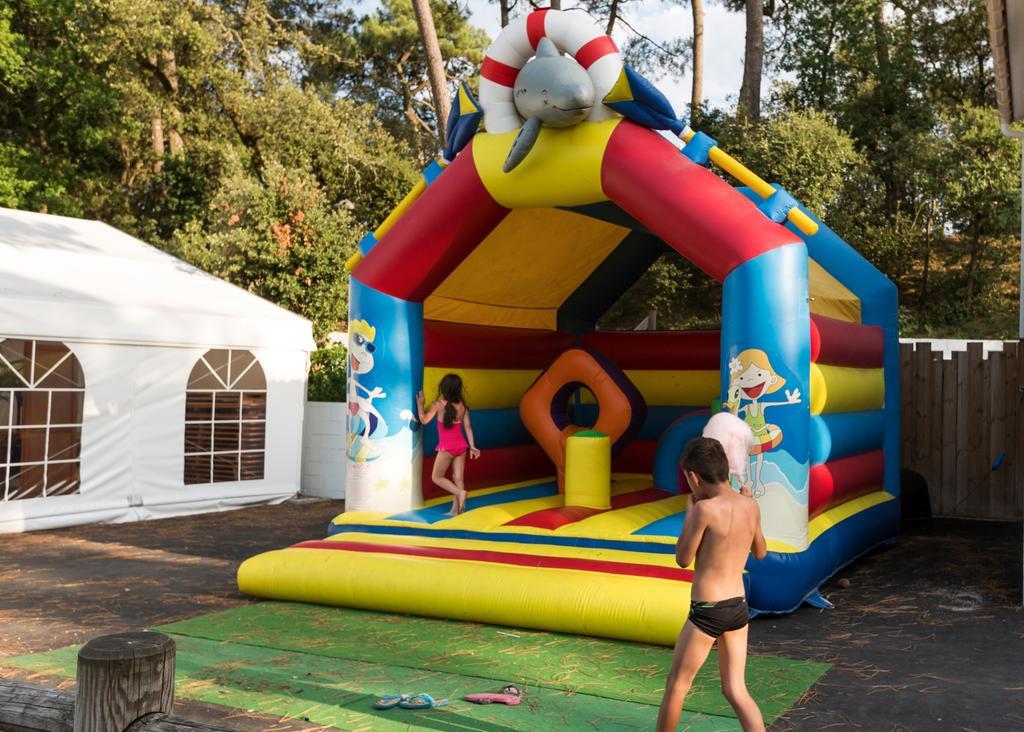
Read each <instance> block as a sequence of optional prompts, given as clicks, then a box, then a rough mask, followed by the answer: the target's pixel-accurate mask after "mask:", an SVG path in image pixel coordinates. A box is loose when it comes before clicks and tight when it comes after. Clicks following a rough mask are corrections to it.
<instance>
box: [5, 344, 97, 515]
mask: <svg viewBox="0 0 1024 732" xmlns="http://www.w3.org/2000/svg"><path fill="white" fill-rule="evenodd" d="M84 401H85V377H84V376H83V374H82V367H81V365H80V364H79V363H78V359H77V358H75V355H74V354H73V353H71V351H69V350H68V347H67V346H65V345H64V344H63V343H60V342H57V341H33V340H24V339H20V338H7V339H5V340H2V341H0V500H4V501H17V500H21V499H25V498H50V497H53V496H66V495H71V494H73V493H78V492H79V488H80V486H81V481H80V478H79V475H80V461H81V453H82V406H83V403H84Z"/></svg>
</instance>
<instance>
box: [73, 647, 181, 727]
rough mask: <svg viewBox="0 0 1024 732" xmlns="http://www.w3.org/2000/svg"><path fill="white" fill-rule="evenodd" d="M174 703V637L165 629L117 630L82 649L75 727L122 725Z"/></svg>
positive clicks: (166, 710)
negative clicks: (142, 631)
mask: <svg viewBox="0 0 1024 732" xmlns="http://www.w3.org/2000/svg"><path fill="white" fill-rule="evenodd" d="M173 704H174V640H172V639H171V638H170V637H169V636H166V635H164V634H163V633H116V634H114V635H104V636H100V637H99V638H93V639H92V640H91V641H89V642H88V643H86V644H85V645H84V646H82V648H81V650H79V651H78V685H77V686H76V688H75V724H74V732H106V731H107V730H123V729H125V728H126V727H128V725H130V724H131V723H132V722H134V721H135V720H137V719H139V718H140V717H142V716H144V715H146V714H153V713H158V712H162V713H164V714H170V712H171V707H172V706H173Z"/></svg>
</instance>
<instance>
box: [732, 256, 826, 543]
mask: <svg viewBox="0 0 1024 732" xmlns="http://www.w3.org/2000/svg"><path fill="white" fill-rule="evenodd" d="M722 310H723V313H722V390H723V397H722V402H723V406H724V407H725V408H726V409H729V410H730V411H732V412H733V413H734V414H737V415H738V416H739V417H740V418H742V419H743V420H744V421H746V422H747V424H749V425H750V427H751V429H752V430H753V431H754V435H755V436H756V437H757V438H758V443H759V447H758V454H757V455H753V456H751V458H750V473H749V476H748V480H749V481H752V483H753V486H752V487H753V491H754V495H755V497H756V498H757V500H758V503H759V504H760V507H761V525H762V527H763V529H764V533H765V536H766V537H767V538H769V539H775V540H778V541H781V542H784V543H786V544H788V545H789V546H791V547H793V548H794V549H797V550H802V549H805V548H806V547H807V543H808V536H807V519H808V515H807V496H808V488H807V480H808V471H809V464H810V455H809V453H810V394H809V393H808V390H809V388H810V361H811V354H810V351H811V349H810V311H809V308H808V303H807V248H806V247H805V246H804V245H803V244H791V245H788V246H784V247H780V248H778V249H774V250H772V251H770V252H766V253H765V254H762V255H760V256H758V257H755V258H754V259H751V260H748V261H747V262H745V263H744V264H742V265H740V266H739V267H737V268H736V269H734V270H733V271H732V272H730V273H729V276H728V277H726V279H725V283H724V294H723V303H722Z"/></svg>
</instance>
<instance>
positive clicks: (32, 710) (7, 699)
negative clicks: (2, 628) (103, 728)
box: [0, 679, 230, 732]
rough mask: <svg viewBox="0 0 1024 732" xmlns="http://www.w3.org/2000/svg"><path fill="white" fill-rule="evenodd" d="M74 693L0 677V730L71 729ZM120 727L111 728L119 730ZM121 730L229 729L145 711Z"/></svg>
mask: <svg viewBox="0 0 1024 732" xmlns="http://www.w3.org/2000/svg"><path fill="white" fill-rule="evenodd" d="M74 723H75V695H74V694H73V693H71V692H70V691H61V690H59V689H51V688H50V687H48V686H39V685H38V684H28V683H25V682H23V681H13V680H8V679H0V730H2V731H3V732H72V730H73V729H74ZM120 729H121V728H113V727H112V728H111V730H117V732H120ZM125 732H230V729H229V728H227V727H217V726H214V725H211V724H207V723H205V722H193V721H191V720H188V719H182V718H180V717H170V716H168V715H166V714H162V713H157V714H147V715H145V716H143V717H141V718H140V719H137V720H135V721H134V722H133V723H132V724H131V725H130V726H128V727H127V728H126V729H125Z"/></svg>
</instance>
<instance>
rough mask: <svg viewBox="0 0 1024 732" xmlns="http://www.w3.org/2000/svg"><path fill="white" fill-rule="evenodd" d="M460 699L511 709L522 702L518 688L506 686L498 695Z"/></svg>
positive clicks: (510, 685)
mask: <svg viewBox="0 0 1024 732" xmlns="http://www.w3.org/2000/svg"><path fill="white" fill-rule="evenodd" d="M462 698H463V700H464V701H468V702H472V703H473V704H507V705H509V706H510V707H512V706H515V705H516V704H519V703H521V702H522V700H523V692H522V691H520V690H519V687H517V686H515V685H513V684H508V685H507V686H505V687H504V688H503V689H502V690H501V693H500V694H469V695H467V696H464V697H462Z"/></svg>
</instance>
